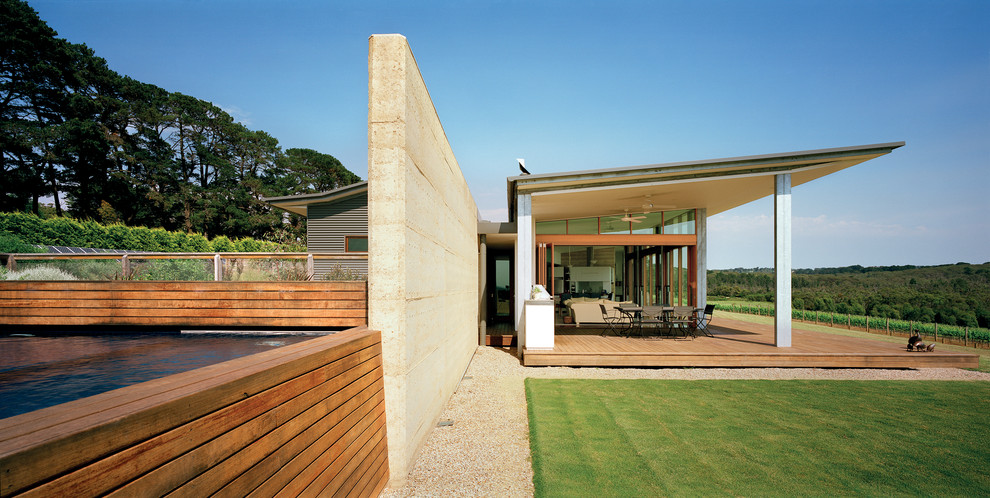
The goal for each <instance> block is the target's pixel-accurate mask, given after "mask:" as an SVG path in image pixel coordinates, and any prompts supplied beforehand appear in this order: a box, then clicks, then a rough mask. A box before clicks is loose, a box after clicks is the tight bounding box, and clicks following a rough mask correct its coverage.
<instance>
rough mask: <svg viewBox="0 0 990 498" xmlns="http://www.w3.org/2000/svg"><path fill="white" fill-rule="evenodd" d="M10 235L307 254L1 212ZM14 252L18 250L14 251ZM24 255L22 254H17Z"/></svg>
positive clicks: (106, 245) (34, 240) (59, 242)
mask: <svg viewBox="0 0 990 498" xmlns="http://www.w3.org/2000/svg"><path fill="white" fill-rule="evenodd" d="M4 232H7V233H9V234H10V235H12V236H14V237H16V238H18V239H20V240H21V241H22V242H24V243H26V244H34V245H41V246H69V247H95V248H100V249H117V250H127V251H149V252H284V251H305V247H292V246H289V247H287V246H284V245H281V244H277V243H275V242H268V241H264V240H255V239H252V238H249V237H244V238H240V239H237V240H230V239H229V238H227V237H225V236H223V235H220V236H218V237H215V238H214V239H213V240H212V241H211V240H208V239H207V238H206V237H205V236H203V235H202V234H198V233H185V232H169V231H167V230H164V229H162V228H147V227H129V226H125V225H121V224H115V225H101V224H99V223H97V222H95V221H93V220H85V221H79V220H75V219H72V218H64V217H59V218H48V219H43V218H40V217H38V216H37V215H35V214H33V213H0V234H2V233H4ZM11 252H15V251H11ZM16 252H22V251H16Z"/></svg>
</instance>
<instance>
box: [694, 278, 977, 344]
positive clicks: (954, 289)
mask: <svg viewBox="0 0 990 498" xmlns="http://www.w3.org/2000/svg"><path fill="white" fill-rule="evenodd" d="M774 288H775V286H774V278H773V273H772V270H770V269H764V268H757V269H733V270H709V272H708V296H709V298H710V299H715V300H718V299H731V300H744V301H751V302H773V300H774V294H775V289H774ZM791 293H792V306H793V308H794V309H795V310H806V311H822V312H829V313H841V314H851V315H864V316H873V317H879V318H891V319H899V320H908V321H915V322H929V323H940V324H946V325H958V326H964V327H984V328H987V327H990V263H983V264H969V263H957V264H954V265H938V266H882V267H863V266H858V265H857V266H847V267H842V268H816V269H798V270H794V273H793V274H792V276H791Z"/></svg>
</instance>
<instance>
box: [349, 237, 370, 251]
mask: <svg viewBox="0 0 990 498" xmlns="http://www.w3.org/2000/svg"><path fill="white" fill-rule="evenodd" d="M344 250H345V251H347V252H368V236H367V235H363V236H361V235H348V236H347V237H345V241H344Z"/></svg>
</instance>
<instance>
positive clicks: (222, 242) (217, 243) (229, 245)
mask: <svg viewBox="0 0 990 498" xmlns="http://www.w3.org/2000/svg"><path fill="white" fill-rule="evenodd" d="M210 245H211V246H213V252H232V251H233V250H234V243H233V242H231V240H230V239H228V238H227V236H226V235H219V236H217V237H214V238H213V240H212V241H211V242H210Z"/></svg>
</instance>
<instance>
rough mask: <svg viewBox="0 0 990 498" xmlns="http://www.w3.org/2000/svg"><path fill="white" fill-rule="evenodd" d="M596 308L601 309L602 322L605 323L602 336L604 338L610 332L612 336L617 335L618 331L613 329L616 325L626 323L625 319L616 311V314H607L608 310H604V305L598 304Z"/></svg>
mask: <svg viewBox="0 0 990 498" xmlns="http://www.w3.org/2000/svg"><path fill="white" fill-rule="evenodd" d="M598 306H599V307H600V308H601V309H602V320H603V321H605V327H606V328H605V330H603V331H602V334H601V335H602V336H603V337H604V336H605V334H607V333H608V332H609V331H610V330H611V331H612V333H613V334H615V335H619V331H618V330H617V329H616V328H615V326H616V325H622V324H625V323H626V319H625V317H624V316H622V314H621V313H618V310H615V311H616V313H609V312H608V309H607V308H605V305H604V304H601V303H598Z"/></svg>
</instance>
